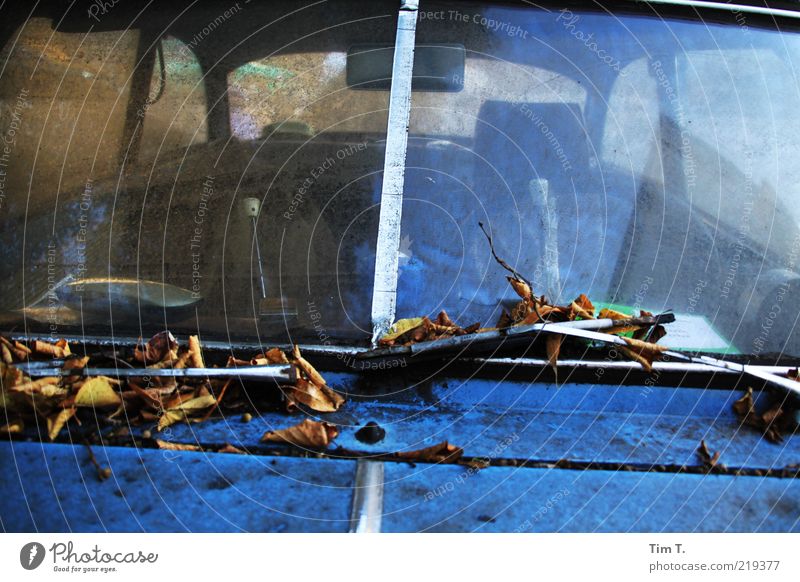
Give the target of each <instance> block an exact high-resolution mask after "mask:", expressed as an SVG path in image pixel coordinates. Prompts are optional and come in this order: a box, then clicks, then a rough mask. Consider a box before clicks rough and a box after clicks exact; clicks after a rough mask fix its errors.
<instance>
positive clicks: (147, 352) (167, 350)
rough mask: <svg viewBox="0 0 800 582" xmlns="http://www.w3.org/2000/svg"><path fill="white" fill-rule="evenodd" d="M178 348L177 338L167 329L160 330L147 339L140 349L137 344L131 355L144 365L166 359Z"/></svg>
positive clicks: (150, 364)
mask: <svg viewBox="0 0 800 582" xmlns="http://www.w3.org/2000/svg"><path fill="white" fill-rule="evenodd" d="M177 349H178V340H176V339H175V336H173V335H172V334H171V333H170V332H169V331H166V330H165V331H161V332H158V333H157V334H155V335H154V336H153V337H151V338H150V339H149V340H147V343H146V344H145V345H144V346H143V348H142V349H140V348H139V346H138V345H137V346H136V348H135V349H134V350H133V357H134V358H135V359H136V361H137V362H140V363H142V364H144V365H145V366H152V365H154V364H158V363H161V362H163V361H164V360H167V359H173V358H172V355H173V354H174V353H175V352H176V351H177Z"/></svg>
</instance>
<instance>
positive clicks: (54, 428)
mask: <svg viewBox="0 0 800 582" xmlns="http://www.w3.org/2000/svg"><path fill="white" fill-rule="evenodd" d="M76 412H77V409H75V408H65V409H63V410H59V411H58V412H56V413H55V414H51V415H50V416H48V417H47V436H49V437H50V440H51V441H52V440H55V438H56V437H57V436H58V433H60V432H61V429H62V428H64V425H65V424H67V421H68V420H69V419H70V418H72V417H73V416H75V413H76Z"/></svg>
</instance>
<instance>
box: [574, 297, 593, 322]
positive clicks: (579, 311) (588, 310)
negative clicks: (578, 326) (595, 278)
mask: <svg viewBox="0 0 800 582" xmlns="http://www.w3.org/2000/svg"><path fill="white" fill-rule="evenodd" d="M576 317H580V318H581V319H594V305H592V302H591V301H589V298H588V297H586V295H584V294H583V293H581V294H580V295H579V296H578V298H577V299H575V301H573V302H572V303H571V304H570V314H569V319H570V320H573V319H575V318H576Z"/></svg>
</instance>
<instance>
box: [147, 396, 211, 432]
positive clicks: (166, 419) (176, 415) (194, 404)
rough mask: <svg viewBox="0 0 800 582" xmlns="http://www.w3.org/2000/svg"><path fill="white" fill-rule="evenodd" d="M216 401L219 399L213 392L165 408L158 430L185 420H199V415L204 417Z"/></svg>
mask: <svg viewBox="0 0 800 582" xmlns="http://www.w3.org/2000/svg"><path fill="white" fill-rule="evenodd" d="M216 403H217V399H216V398H214V396H213V395H211V394H203V395H202V396H195V397H192V398H189V399H187V400H183V401H181V402H178V403H175V404H174V405H173V406H172V407H171V408H169V409H167V410H165V411H164V413H163V414H162V415H161V417H160V418H159V419H158V430H164V429H165V428H166V427H168V426H170V425H173V424H175V423H176V422H181V421H183V420H187V421H188V420H197V417H202V416H203V415H204V413H205V412H206V411H207V410H208V409H209V408H210V407H211V406H214V405H215V404H216Z"/></svg>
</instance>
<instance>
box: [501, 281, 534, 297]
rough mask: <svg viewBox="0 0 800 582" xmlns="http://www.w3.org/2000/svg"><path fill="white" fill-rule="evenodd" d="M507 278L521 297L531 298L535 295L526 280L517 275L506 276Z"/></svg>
mask: <svg viewBox="0 0 800 582" xmlns="http://www.w3.org/2000/svg"><path fill="white" fill-rule="evenodd" d="M506 279H507V280H508V282H509V283H510V284H511V287H512V288H513V289H514V291H515V292H516V294H517V295H519V296H520V298H521V299H524V300H526V301H527V300H529V299H530V298H531V296H532V295H533V291H532V290H531V288H530V285H528V284H527V283H526V282H525V281H523V280H521V279H518V278H517V277H509V276H506Z"/></svg>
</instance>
